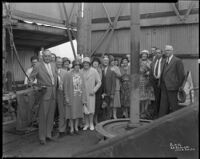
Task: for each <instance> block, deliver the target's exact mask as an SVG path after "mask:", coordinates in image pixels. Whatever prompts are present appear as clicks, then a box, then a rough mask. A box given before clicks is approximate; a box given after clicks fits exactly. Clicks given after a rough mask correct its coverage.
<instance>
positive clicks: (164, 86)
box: [159, 45, 185, 117]
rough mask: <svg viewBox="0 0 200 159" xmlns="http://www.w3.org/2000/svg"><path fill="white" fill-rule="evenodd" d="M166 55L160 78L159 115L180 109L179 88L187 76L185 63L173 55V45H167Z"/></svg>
mask: <svg viewBox="0 0 200 159" xmlns="http://www.w3.org/2000/svg"><path fill="white" fill-rule="evenodd" d="M165 56H166V60H165V63H164V66H163V70H162V74H161V78H160V88H161V102H160V110H159V117H162V116H164V115H166V114H168V113H170V112H173V111H176V110H177V109H178V99H177V94H178V89H179V88H180V87H181V85H182V83H183V80H184V76H185V73H184V66H183V63H182V61H181V60H180V59H179V58H177V57H175V56H174V55H173V47H172V46H171V45H166V46H165Z"/></svg>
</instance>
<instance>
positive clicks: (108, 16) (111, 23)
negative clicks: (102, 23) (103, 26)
mask: <svg viewBox="0 0 200 159" xmlns="http://www.w3.org/2000/svg"><path fill="white" fill-rule="evenodd" d="M102 6H103V8H104V10H105V12H106V15H107V18H108V21H109V23H110V25H113V22H112V21H111V19H110V15H109V14H108V11H107V9H106V7H105V5H104V3H102Z"/></svg>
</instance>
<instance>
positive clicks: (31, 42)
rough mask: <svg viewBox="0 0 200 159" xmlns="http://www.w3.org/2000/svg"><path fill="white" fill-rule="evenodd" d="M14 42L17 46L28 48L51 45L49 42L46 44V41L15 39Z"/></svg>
mask: <svg viewBox="0 0 200 159" xmlns="http://www.w3.org/2000/svg"><path fill="white" fill-rule="evenodd" d="M14 42H15V44H16V45H23V44H24V45H28V46H36V47H38V46H43V45H45V46H46V45H49V42H46V41H45V40H44V41H34V42H33V41H32V40H15V39H14Z"/></svg>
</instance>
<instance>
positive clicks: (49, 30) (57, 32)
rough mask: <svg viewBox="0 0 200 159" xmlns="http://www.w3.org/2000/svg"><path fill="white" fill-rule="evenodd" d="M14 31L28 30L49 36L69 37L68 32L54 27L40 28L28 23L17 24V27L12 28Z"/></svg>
mask: <svg viewBox="0 0 200 159" xmlns="http://www.w3.org/2000/svg"><path fill="white" fill-rule="evenodd" d="M12 28H13V31H14V30H15V29H16V30H25V31H26V30H27V31H33V32H37V33H40V32H41V33H46V34H49V35H61V36H67V35H66V31H65V30H64V29H59V28H53V27H47V26H39V25H32V24H26V23H17V25H15V26H12Z"/></svg>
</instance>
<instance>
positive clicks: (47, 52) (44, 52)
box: [42, 49, 51, 55]
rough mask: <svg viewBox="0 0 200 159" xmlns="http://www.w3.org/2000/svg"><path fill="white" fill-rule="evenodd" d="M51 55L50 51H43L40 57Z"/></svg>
mask: <svg viewBox="0 0 200 159" xmlns="http://www.w3.org/2000/svg"><path fill="white" fill-rule="evenodd" d="M49 54H50V55H51V51H50V50H47V49H46V50H44V51H43V52H42V55H49Z"/></svg>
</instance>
